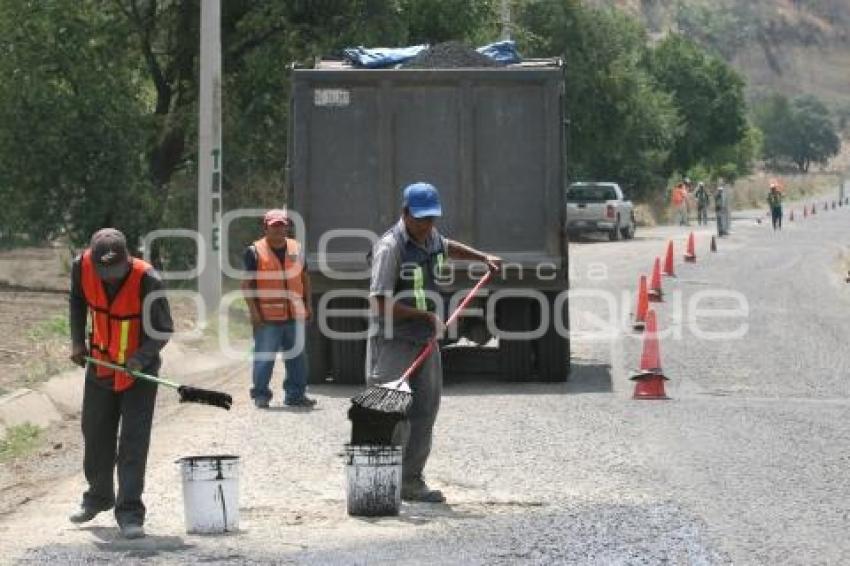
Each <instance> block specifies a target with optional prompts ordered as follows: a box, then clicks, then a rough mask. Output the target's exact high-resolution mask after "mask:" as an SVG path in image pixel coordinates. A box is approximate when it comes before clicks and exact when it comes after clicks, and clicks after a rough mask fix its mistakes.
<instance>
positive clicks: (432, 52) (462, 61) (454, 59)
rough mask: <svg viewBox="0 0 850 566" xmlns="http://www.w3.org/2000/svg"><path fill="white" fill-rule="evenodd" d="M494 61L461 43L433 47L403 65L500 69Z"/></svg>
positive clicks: (452, 42)
mask: <svg viewBox="0 0 850 566" xmlns="http://www.w3.org/2000/svg"><path fill="white" fill-rule="evenodd" d="M500 66H501V65H500V64H499V63H498V62H496V61H494V60H493V59H491V58H489V57H487V56H486V55H482V54H481V53H479V52H478V51H476V50H475V49H472V48H471V47H469V46H466V45H464V44H463V43H461V42H459V41H447V42H445V43H438V44H436V45H433V46H431V48H429V49H426V50H425V51H422V52H421V53H420V54H419V55H417V56H416V57H414V58H413V59H411V60H410V61H408V62H407V63H405V64H404V65H403V68H405V69H462V68H466V67H500Z"/></svg>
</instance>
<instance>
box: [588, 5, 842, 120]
mask: <svg viewBox="0 0 850 566" xmlns="http://www.w3.org/2000/svg"><path fill="white" fill-rule="evenodd" d="M585 3H586V4H588V5H593V6H596V7H616V8H617V9H620V10H623V11H626V12H628V13H630V14H632V15H634V16H636V17H638V18H640V19H641V20H642V21H643V22H644V23H645V25H646V27H647V29H648V30H649V32H650V35H651V37H653V38H656V39H657V38H660V37H663V36H664V35H666V34H667V33H670V32H671V31H675V32H679V33H683V34H686V35H688V36H690V37H692V38H693V39H695V40H696V41H697V42H699V43H700V44H702V45H704V46H707V47H710V48H712V49H714V50H715V51H717V52H718V53H720V54H721V55H722V56H723V57H724V58H725V59H726V60H727V61H729V62H730V63H732V64H733V65H734V66H735V67H736V68H737V69H738V70H740V71H741V72H742V73H743V74H744V75H745V76H746V77H747V79H748V83H749V85H748V89H749V94H750V95H751V96H752V97H758V96H761V95H764V94H767V93H771V92H777V91H778V92H782V93H784V94H787V95H790V96H795V95H799V94H814V95H816V96H818V97H819V98H821V99H822V100H824V102H826V103H827V104H828V105H829V106H830V107H832V108H833V109H834V110H835V111H837V112H839V113H841V114H845V115H850V0H585Z"/></svg>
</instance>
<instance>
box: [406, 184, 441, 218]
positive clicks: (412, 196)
mask: <svg viewBox="0 0 850 566" xmlns="http://www.w3.org/2000/svg"><path fill="white" fill-rule="evenodd" d="M404 206H405V207H406V208H407V209H408V210H409V211H410V215H411V216H413V217H414V218H425V217H428V216H442V215H443V207H442V206H441V205H440V193H439V192H437V188H436V187H435V186H434V185H430V184H428V183H413V184H412V185H408V186H407V187H405V188H404Z"/></svg>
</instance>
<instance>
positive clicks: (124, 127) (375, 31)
mask: <svg viewBox="0 0 850 566" xmlns="http://www.w3.org/2000/svg"><path fill="white" fill-rule="evenodd" d="M199 2H200V0H109V1H107V2H99V1H95V0H79V1H78V2H70V3H69V2H67V1H61V0H39V1H38V2H34V1H32V0H0V72H2V76H3V77H4V81H2V83H0V120H2V124H3V128H2V130H0V196H2V197H3V198H4V199H5V203H6V206H4V208H3V209H0V220H2V221H1V222H0V231H2V232H3V233H0V237H3V236H8V235H9V234H12V233H25V234H28V235H30V236H32V237H34V238H45V237H50V236H51V235H55V234H56V233H58V232H61V231H65V232H67V233H69V234H70V235H71V237H72V240H73V241H74V242H76V243H83V242H85V241H86V239H87V237H88V234H90V233H91V231H92V229H93V228H96V227H101V226H103V225H106V224H111V225H115V226H117V227H119V228H121V229H122V230H124V231H125V232H126V233H127V234H128V236H129V238H130V239H131V241H135V240H136V236H137V235H139V234H142V233H144V232H146V231H147V230H150V229H152V228H154V227H187V226H193V225H194V223H195V220H194V209H195V196H194V195H195V192H194V191H195V175H196V166H195V156H196V153H197V147H196V144H197V135H196V133H195V132H196V131H197V126H196V120H197V91H198V83H197V67H198V49H199V36H198V33H199V32H198V26H199V11H200V10H199V5H200V4H199ZM437 16H439V17H437ZM495 21H496V18H495V14H494V13H493V10H492V0H474V1H472V2H468V1H461V0H388V1H376V0H323V1H322V2H315V1H313V0H287V1H286V2H279V1H274V0H259V1H255V2H247V1H241V0H233V1H227V2H222V48H223V73H224V74H223V82H224V88H223V126H224V130H223V135H224V140H223V141H224V146H225V152H224V161H225V163H224V173H225V177H224V180H223V181H224V188H225V191H226V198H225V199H224V204H225V206H226V207H228V208H232V207H238V206H241V205H243V204H245V203H246V202H250V203H251V204H252V205H256V204H257V203H258V202H267V203H269V204H271V203H279V202H280V200H281V199H282V191H281V190H280V186H281V179H282V177H283V164H284V161H285V155H286V132H287V129H288V125H287V121H288V116H287V111H288V89H289V83H288V72H287V65H288V64H289V63H292V62H295V61H312V59H313V58H314V57H316V56H320V55H329V54H334V53H337V52H339V50H340V49H341V48H343V47H346V46H350V45H359V44H364V45H369V44H371V45H403V44H405V43H407V42H409V41H410V40H411V39H416V40H417V41H418V40H420V39H422V40H431V41H442V40H444V39H472V38H476V37H479V36H481V35H482V30H485V29H489V27H492V26H493V25H494V22H495Z"/></svg>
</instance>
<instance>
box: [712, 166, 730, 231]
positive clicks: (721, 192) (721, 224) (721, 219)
mask: <svg viewBox="0 0 850 566" xmlns="http://www.w3.org/2000/svg"><path fill="white" fill-rule="evenodd" d="M719 183H720V184H719V185H718V186H717V192H715V193H714V213H715V215H716V216H717V235H718V236H728V235H729V220H730V218H729V216H730V214H729V193H728V191H727V189H726V187H725V186H724V185H723V180H720V182H719Z"/></svg>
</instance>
